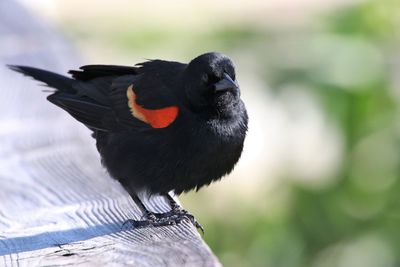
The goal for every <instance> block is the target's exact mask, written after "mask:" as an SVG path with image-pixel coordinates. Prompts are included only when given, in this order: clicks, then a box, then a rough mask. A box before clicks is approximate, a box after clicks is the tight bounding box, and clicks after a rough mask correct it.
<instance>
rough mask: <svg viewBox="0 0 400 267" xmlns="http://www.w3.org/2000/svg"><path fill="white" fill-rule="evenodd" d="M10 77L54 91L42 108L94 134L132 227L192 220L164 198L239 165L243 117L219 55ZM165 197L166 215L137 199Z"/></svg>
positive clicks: (227, 64)
mask: <svg viewBox="0 0 400 267" xmlns="http://www.w3.org/2000/svg"><path fill="white" fill-rule="evenodd" d="M8 67H9V68H10V69H12V70H14V71H17V72H20V73H22V74H24V75H26V76H30V77H31V78H33V79H35V80H38V81H40V82H42V83H44V85H47V86H48V87H50V88H53V91H52V92H51V94H50V95H48V96H47V100H48V101H50V102H51V103H53V104H54V105H56V106H58V107H60V108H61V109H63V110H65V111H66V112H68V113H69V114H70V115H71V116H72V117H73V118H75V119H76V120H77V121H79V122H81V123H83V124H84V125H85V126H86V127H87V128H89V129H90V130H91V131H92V137H93V138H95V140H96V147H97V150H98V152H99V154H100V157H101V162H102V165H103V166H104V167H105V168H106V170H107V171H108V173H109V174H110V176H111V177H113V178H114V179H116V180H118V181H119V182H120V183H121V184H122V186H123V187H124V188H125V189H126V191H127V192H128V193H129V194H130V196H131V197H132V199H133V200H134V202H135V203H136V204H137V205H138V207H139V208H140V209H141V211H142V212H143V217H142V219H143V218H145V219H144V220H129V222H130V223H132V225H133V227H147V226H165V225H171V224H178V223H180V222H181V221H182V220H184V219H188V220H189V221H190V222H192V223H193V224H194V225H195V226H196V227H197V228H200V229H201V230H202V231H203V228H202V227H201V225H200V224H199V223H198V222H197V221H196V219H195V218H194V216H193V215H191V214H190V213H188V212H187V211H186V210H184V209H183V208H181V207H180V205H179V204H177V203H176V202H175V200H174V199H173V197H172V196H171V195H170V193H174V194H175V195H180V194H182V193H184V192H188V191H191V190H196V191H197V190H199V189H200V188H202V187H204V186H207V185H209V184H210V183H212V182H214V181H218V180H220V179H221V178H222V177H224V176H226V175H228V174H229V173H230V172H231V171H232V170H233V169H234V167H235V165H236V163H237V162H238V160H239V158H240V156H241V154H242V150H243V146H244V140H245V137H246V133H247V130H248V115H247V111H246V107H245V104H244V102H243V101H242V99H241V91H240V87H239V84H238V82H237V79H236V73H235V72H236V70H235V65H234V63H233V62H232V60H231V59H230V58H229V57H228V56H226V55H224V54H222V53H218V52H208V53H205V54H202V55H199V56H197V57H195V58H194V59H192V60H191V61H190V62H188V63H180V62H177V61H167V60H160V59H155V60H146V61H145V62H142V63H138V64H136V65H132V66H120V65H85V66H82V67H80V68H79V70H70V71H69V72H68V73H69V74H70V75H71V76H70V77H67V76H64V75H60V74H57V73H54V72H51V71H48V70H43V69H38V68H34V67H30V66H22V65H8ZM142 191H143V192H147V195H149V196H152V195H162V196H165V197H166V199H167V200H168V202H169V204H170V208H171V210H170V211H168V212H164V213H155V212H152V211H150V210H149V209H148V208H147V207H146V205H145V204H144V203H143V201H142V199H140V198H139V192H142Z"/></svg>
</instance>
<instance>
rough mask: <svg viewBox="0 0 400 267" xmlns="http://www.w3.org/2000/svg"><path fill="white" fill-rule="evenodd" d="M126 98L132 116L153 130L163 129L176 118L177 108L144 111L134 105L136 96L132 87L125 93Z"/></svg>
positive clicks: (142, 108)
mask: <svg viewBox="0 0 400 267" xmlns="http://www.w3.org/2000/svg"><path fill="white" fill-rule="evenodd" d="M126 96H127V97H128V106H129V109H130V111H131V113H132V116H133V117H135V118H137V119H139V120H141V121H143V122H145V123H147V124H150V125H151V127H153V128H165V127H168V126H169V125H170V124H171V123H173V122H174V121H175V119H176V117H178V113H179V108H178V107H177V106H170V107H165V108H161V109H146V108H144V107H142V106H140V105H138V104H137V103H136V94H135V92H134V91H133V85H130V86H129V87H128V90H127V91H126Z"/></svg>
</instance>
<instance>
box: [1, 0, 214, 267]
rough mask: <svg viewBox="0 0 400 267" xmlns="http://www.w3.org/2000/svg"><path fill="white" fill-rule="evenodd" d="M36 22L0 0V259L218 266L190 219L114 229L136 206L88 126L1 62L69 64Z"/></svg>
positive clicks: (157, 202) (61, 67) (156, 201)
mask: <svg viewBox="0 0 400 267" xmlns="http://www.w3.org/2000/svg"><path fill="white" fill-rule="evenodd" d="M45 25H46V23H45V22H40V21H38V20H37V19H35V18H34V17H33V16H31V15H30V14H29V12H26V11H25V10H23V9H22V8H21V7H20V6H19V5H17V4H16V3H15V2H13V1H11V0H1V1H0V40H1V41H0V81H1V84H0V266H58V265H61V266H63V265H71V266H104V265H107V266H151V267H154V266H220V263H219V262H218V260H217V259H216V257H215V256H214V255H213V254H212V252H211V251H210V249H209V248H208V247H207V245H206V244H205V243H204V241H203V240H202V239H201V237H200V235H199V234H198V233H197V231H196V230H195V229H194V227H193V226H192V225H191V224H190V223H186V222H185V223H182V224H180V225H179V226H170V227H158V228H146V229H133V230H132V229H124V228H123V227H122V224H123V222H124V221H126V220H127V219H140V217H141V213H140V211H139V209H138V208H137V207H136V206H135V204H134V202H133V201H132V200H131V199H130V197H129V195H128V194H127V193H126V192H125V190H124V189H123V188H122V187H121V186H120V184H119V183H118V182H116V181H114V180H113V179H111V178H110V177H109V176H108V175H107V174H106V173H105V171H104V169H103V168H102V167H101V166H100V163H99V157H98V155H97V152H96V151H95V149H94V142H93V140H92V139H91V138H90V137H89V131H88V130H86V129H85V128H84V127H83V126H81V125H79V123H77V122H75V121H74V120H73V119H71V118H70V117H69V116H68V115H67V114H65V113H64V112H62V111H61V110H59V109H58V108H56V107H55V106H52V105H51V104H50V103H48V102H46V100H45V93H43V92H41V89H42V90H43V89H46V88H45V87H39V86H37V85H36V82H33V81H32V80H29V79H27V78H24V77H22V76H20V75H18V74H16V73H12V72H11V71H10V70H8V69H6V68H5V67H4V64H7V63H8V64H26V65H33V66H38V67H44V68H47V69H53V70H55V71H59V72H64V71H66V70H67V69H69V68H71V67H76V66H78V65H79V62H78V61H77V60H76V57H75V56H74V53H73V51H72V50H71V49H70V47H69V46H67V45H66V44H65V43H66V41H65V40H64V39H63V38H61V37H60V36H59V35H58V34H56V33H55V30H52V29H49V28H48V27H47V26H45ZM146 204H147V205H148V206H149V207H150V209H151V210H154V211H158V212H160V211H165V210H168V208H169V207H168V205H167V204H166V202H165V201H164V199H162V198H160V197H157V198H152V199H151V200H150V201H148V202H147V203H146Z"/></svg>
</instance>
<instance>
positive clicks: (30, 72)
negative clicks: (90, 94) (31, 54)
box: [7, 65, 76, 93]
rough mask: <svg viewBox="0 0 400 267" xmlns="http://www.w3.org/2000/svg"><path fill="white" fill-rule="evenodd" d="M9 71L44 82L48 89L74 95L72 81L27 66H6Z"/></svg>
mask: <svg viewBox="0 0 400 267" xmlns="http://www.w3.org/2000/svg"><path fill="white" fill-rule="evenodd" d="M7 66H8V67H9V68H10V69H11V70H13V71H16V72H19V73H22V74H24V75H26V76H30V77H32V78H33V79H35V80H38V81H41V82H44V83H45V84H47V85H48V86H49V87H52V88H55V89H58V90H59V91H62V92H66V93H76V91H75V89H74V88H73V84H74V83H75V80H74V79H71V78H68V77H65V76H63V75H60V74H57V73H54V72H50V71H47V70H42V69H37V68H32V67H28V66H17V65H7Z"/></svg>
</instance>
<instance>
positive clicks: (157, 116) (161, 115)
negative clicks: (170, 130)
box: [110, 73, 179, 128]
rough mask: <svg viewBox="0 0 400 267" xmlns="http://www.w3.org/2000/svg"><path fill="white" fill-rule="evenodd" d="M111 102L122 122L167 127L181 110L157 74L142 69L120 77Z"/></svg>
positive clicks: (116, 80)
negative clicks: (139, 72)
mask: <svg viewBox="0 0 400 267" xmlns="http://www.w3.org/2000/svg"><path fill="white" fill-rule="evenodd" d="M110 98H111V103H112V104H111V105H112V108H113V110H114V112H115V114H116V116H117V118H118V120H119V122H120V123H123V124H130V123H132V122H133V121H137V120H139V121H141V122H143V123H145V124H146V125H147V126H150V127H151V128H166V127H168V126H169V125H171V124H172V123H173V122H174V121H175V120H176V118H177V117H178V114H179V105H178V101H177V100H176V98H175V97H174V95H173V94H172V92H171V90H169V88H167V87H166V86H165V85H164V84H163V83H162V82H161V81H160V80H159V79H157V77H153V76H152V75H150V74H146V73H142V74H140V75H135V76H134V75H125V76H121V77H118V78H116V79H115V80H114V81H113V83H112V86H111V94H110Z"/></svg>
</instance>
